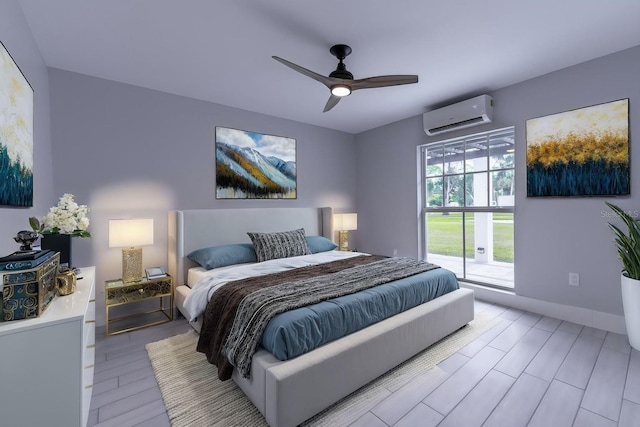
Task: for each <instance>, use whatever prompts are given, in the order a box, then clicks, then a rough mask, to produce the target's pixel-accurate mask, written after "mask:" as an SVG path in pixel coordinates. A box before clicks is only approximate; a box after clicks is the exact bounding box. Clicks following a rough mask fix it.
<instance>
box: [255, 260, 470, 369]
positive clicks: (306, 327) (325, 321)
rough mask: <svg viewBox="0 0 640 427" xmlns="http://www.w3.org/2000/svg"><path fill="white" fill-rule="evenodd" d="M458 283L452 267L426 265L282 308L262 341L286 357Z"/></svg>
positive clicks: (366, 324)
mask: <svg viewBox="0 0 640 427" xmlns="http://www.w3.org/2000/svg"><path fill="white" fill-rule="evenodd" d="M456 289H458V282H457V279H456V277H455V274H453V273H452V272H451V271H449V270H445V269H443V268H438V269H435V270H430V271H426V272H424V273H420V274H417V275H415V276H411V277H407V278H405V279H400V280H396V281H394V282H390V283H386V284H384V285H380V286H376V287H374V288H370V289H367V290H365V291H361V292H357V293H355V294H350V295H346V296H343V297H339V298H334V299H330V300H327V301H323V302H320V303H317V304H312V305H309V306H306V307H302V308H298V309H295V310H291V311H287V312H284V313H280V314H278V315H276V316H275V317H274V318H273V319H271V321H269V323H268V324H267V327H266V329H265V331H264V333H263V336H262V341H261V345H262V347H263V348H264V349H265V350H267V351H269V352H270V353H272V354H273V355H274V356H275V357H277V358H278V359H279V360H289V359H292V358H294V357H297V356H299V355H301V354H304V353H306V352H308V351H311V350H313V349H316V348H318V347H320V346H322V345H324V344H326V343H328V342H331V341H334V340H336V339H338V338H341V337H343V336H346V335H349V334H351V333H353V332H355V331H358V330H360V329H363V328H365V327H367V326H370V325H373V324H375V323H377V322H379V321H381V320H384V319H387V318H389V317H391V316H394V315H396V314H398V313H401V312H403V311H406V310H409V309H411V308H414V307H416V306H418V305H420V304H423V303H425V302H427V301H430V300H432V299H434V298H437V297H439V296H442V295H444V294H446V293H449V292H451V291H454V290H456Z"/></svg>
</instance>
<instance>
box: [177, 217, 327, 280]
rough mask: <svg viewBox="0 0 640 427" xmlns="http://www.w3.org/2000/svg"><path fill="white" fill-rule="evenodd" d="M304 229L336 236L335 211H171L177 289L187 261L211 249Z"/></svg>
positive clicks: (309, 234) (184, 278)
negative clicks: (264, 234)
mask: <svg viewBox="0 0 640 427" xmlns="http://www.w3.org/2000/svg"><path fill="white" fill-rule="evenodd" d="M298 228H304V230H305V233H306V234H307V235H308V236H324V237H326V238H328V239H330V240H333V239H334V236H333V209H332V208H266V209H256V208H251V209H194V210H183V211H169V242H168V243H169V252H168V260H167V265H168V270H169V274H170V275H171V276H173V278H174V280H175V286H179V285H184V284H185V283H187V273H188V271H189V268H191V267H194V266H195V265H196V264H195V263H194V262H193V261H191V260H190V259H188V258H187V255H188V254H189V253H191V252H192V251H194V250H196V249H200V248H206V247H209V246H218V245H228V244H232V243H249V242H251V240H250V239H249V236H247V231H257V232H271V231H287V230H294V229H298Z"/></svg>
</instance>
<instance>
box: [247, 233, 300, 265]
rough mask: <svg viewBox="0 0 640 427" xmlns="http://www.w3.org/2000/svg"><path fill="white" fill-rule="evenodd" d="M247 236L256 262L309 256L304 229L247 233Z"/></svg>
mask: <svg viewBox="0 0 640 427" xmlns="http://www.w3.org/2000/svg"><path fill="white" fill-rule="evenodd" d="M247 234H248V235H249V238H250V239H251V242H252V243H253V248H254V249H255V251H256V256H257V257H258V262H262V261H268V260H270V259H277V258H289V257H292V256H300V255H309V254H311V250H309V245H308V244H307V240H306V239H305V235H304V228H300V229H298V230H292V231H279V232H275V233H254V232H248V233H247Z"/></svg>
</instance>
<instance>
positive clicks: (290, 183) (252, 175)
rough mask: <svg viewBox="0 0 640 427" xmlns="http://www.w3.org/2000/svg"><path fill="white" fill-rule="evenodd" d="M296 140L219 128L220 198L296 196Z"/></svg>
mask: <svg viewBox="0 0 640 427" xmlns="http://www.w3.org/2000/svg"><path fill="white" fill-rule="evenodd" d="M296 197H297V179H296V140H295V139H293V138H287V137H284V136H275V135H266V134H261V133H257V132H249V131H245V130H238V129H231V128H226V127H216V199H295V198H296Z"/></svg>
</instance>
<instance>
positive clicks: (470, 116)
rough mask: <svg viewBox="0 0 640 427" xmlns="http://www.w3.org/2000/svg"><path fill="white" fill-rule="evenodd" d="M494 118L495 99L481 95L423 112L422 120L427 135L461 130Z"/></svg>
mask: <svg viewBox="0 0 640 427" xmlns="http://www.w3.org/2000/svg"><path fill="white" fill-rule="evenodd" d="M491 120H493V99H492V98H491V97H490V96H489V95H480V96H476V97H475V98H471V99H467V100H466V101H462V102H458V103H455V104H451V105H447V106H446V107H442V108H438V109H437V110H433V111H428V112H426V113H424V114H423V116H422V122H423V123H424V131H425V132H426V133H427V135H430V136H433V135H438V134H440V133H444V132H451V131H454V130H460V129H464V128H468V127H471V126H477V125H481V124H484V123H491Z"/></svg>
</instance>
